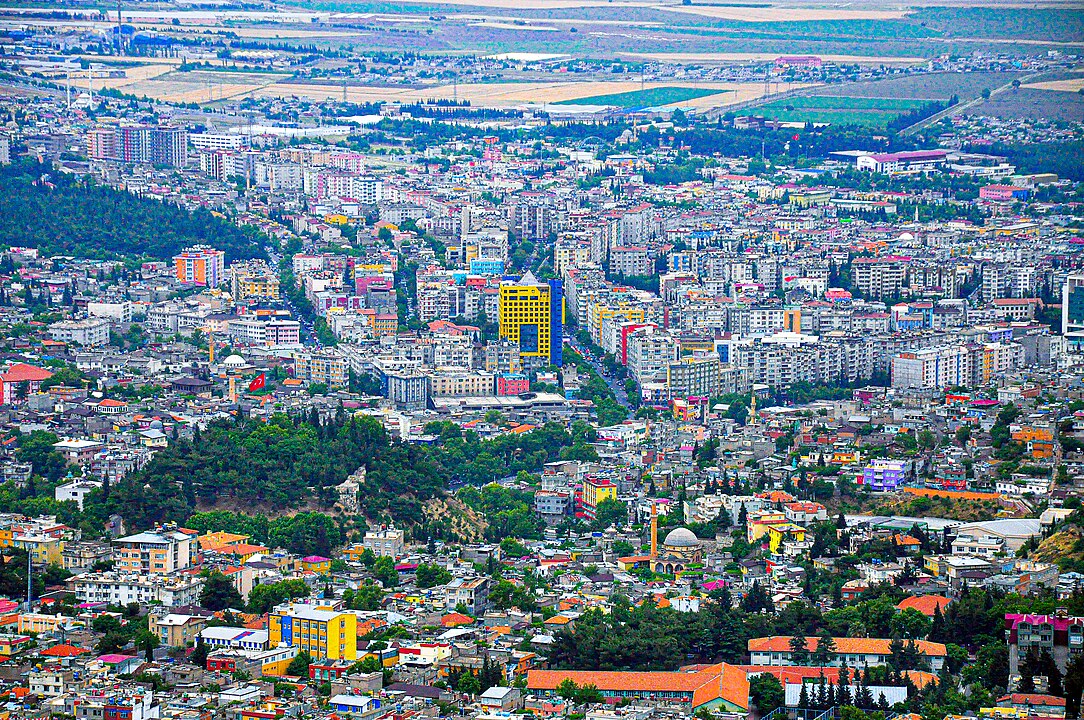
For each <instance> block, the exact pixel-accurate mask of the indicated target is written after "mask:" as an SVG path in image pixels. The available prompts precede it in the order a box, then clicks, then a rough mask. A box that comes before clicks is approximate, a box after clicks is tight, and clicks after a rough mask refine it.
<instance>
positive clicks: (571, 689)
mask: <svg viewBox="0 0 1084 720" xmlns="http://www.w3.org/2000/svg"><path fill="white" fill-rule="evenodd" d="M556 690H557V695H558V696H560V697H562V698H564V699H565V700H572V699H573V698H575V697H576V693H578V692H579V690H580V688H579V686H578V685H576V682H575V681H574V680H573V679H572V678H565V679H564V680H562V681H561V682H559V683H557V688H556Z"/></svg>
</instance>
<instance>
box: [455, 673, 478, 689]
mask: <svg viewBox="0 0 1084 720" xmlns="http://www.w3.org/2000/svg"><path fill="white" fill-rule="evenodd" d="M456 689H457V690H459V692H461V693H466V694H467V695H477V694H478V693H480V692H482V683H481V682H480V681H479V680H478V678H477V676H475V675H473V674H472V673H469V672H465V673H463V674H462V675H460V676H459V682H458V684H457V685H456Z"/></svg>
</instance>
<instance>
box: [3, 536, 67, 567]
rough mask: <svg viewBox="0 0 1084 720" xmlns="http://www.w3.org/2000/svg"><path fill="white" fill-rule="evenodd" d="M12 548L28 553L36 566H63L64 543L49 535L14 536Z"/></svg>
mask: <svg viewBox="0 0 1084 720" xmlns="http://www.w3.org/2000/svg"><path fill="white" fill-rule="evenodd" d="M12 546H13V547H17V548H22V549H24V550H26V551H27V552H29V553H30V558H31V561H32V562H33V563H35V564H37V565H61V566H62V565H63V564H64V558H63V553H64V541H63V540H60V539H59V538H55V537H52V536H51V535H16V536H15V537H14V538H13V539H12Z"/></svg>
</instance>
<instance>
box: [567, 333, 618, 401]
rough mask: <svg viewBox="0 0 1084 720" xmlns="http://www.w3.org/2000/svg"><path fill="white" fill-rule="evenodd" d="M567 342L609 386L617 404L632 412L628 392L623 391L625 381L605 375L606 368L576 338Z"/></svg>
mask: <svg viewBox="0 0 1084 720" xmlns="http://www.w3.org/2000/svg"><path fill="white" fill-rule="evenodd" d="M568 344H569V346H570V347H571V348H572V349H573V350H575V351H576V352H577V353H579V355H580V357H582V358H583V361H584V362H586V363H587V364H588V365H590V366H591V367H592V368H593V369H594V371H595V372H596V373H597V374H598V376H599V377H600V378H602V381H603V382H604V383H606V384H607V385H608V386H609V387H610V390H611V391H612V392H613V394H614V397H615V398H617V402H618V404H620V405H622V406H623V407H625V408H626V409H627V410H629V411H630V412H632V411H633V410H634V408H633V407H632V404H631V403H630V402H629V394H628V393H627V392H625V382H624V381H623V380H621V379H620V378H618V377H616V376H610V377H607V376H606V369H605V368H604V367H602V363H601V362H600V361H599V360H598V358H596V357H595V356H594V355H593V354H592V353H591V351H590V350H588V349H587V348H585V347H583V346H582V345H581V344H580V343H579V341H578V340H576V338H574V337H569V338H568Z"/></svg>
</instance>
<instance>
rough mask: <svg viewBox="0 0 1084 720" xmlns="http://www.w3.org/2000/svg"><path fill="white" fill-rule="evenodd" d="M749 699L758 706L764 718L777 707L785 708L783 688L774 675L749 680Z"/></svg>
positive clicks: (766, 674) (764, 674)
mask: <svg viewBox="0 0 1084 720" xmlns="http://www.w3.org/2000/svg"><path fill="white" fill-rule="evenodd" d="M749 699H750V700H752V701H753V703H754V704H755V705H756V706H757V710H758V711H759V712H760V714H761V715H762V716H763V715H766V714H768V713H769V712H771V711H772V710H774V709H776V708H777V707H782V706H783V700H784V697H783V686H782V685H781V684H780V683H779V680H778V679H777V678H776V677H775V676H774V675H770V674H768V673H763V674H761V675H757V676H755V677H753V678H751V679H750V680H749Z"/></svg>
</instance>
